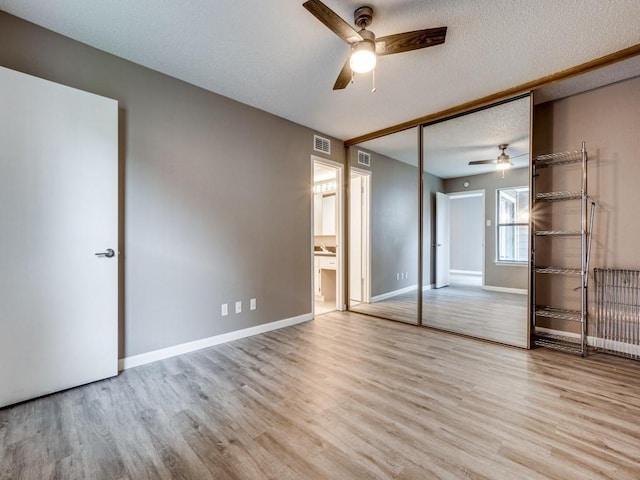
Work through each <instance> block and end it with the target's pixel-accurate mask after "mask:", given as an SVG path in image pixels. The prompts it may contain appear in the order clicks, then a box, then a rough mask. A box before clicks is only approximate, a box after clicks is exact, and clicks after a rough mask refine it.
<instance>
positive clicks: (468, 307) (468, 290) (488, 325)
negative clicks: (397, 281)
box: [351, 285, 528, 347]
mask: <svg viewBox="0 0 640 480" xmlns="http://www.w3.org/2000/svg"><path fill="white" fill-rule="evenodd" d="M416 304H417V295H416V292H409V293H405V294H402V295H397V296H395V297H392V298H389V299H386V300H383V301H381V302H376V303H361V304H359V305H356V306H354V307H352V308H351V309H352V310H353V311H354V312H359V313H364V314H367V315H374V316H376V317H380V318H387V319H390V320H395V321H399V322H404V323H410V324H413V325H415V324H416V323H417V322H416V315H417V305H416ZM422 318H423V320H422V321H423V325H426V326H429V327H434V328H439V329H442V330H447V331H450V332H455V333H461V334H463V335H470V336H472V337H476V338H482V339H485V340H491V341H494V342H500V343H505V344H507V345H515V346H519V347H526V346H527V322H528V320H527V296H526V295H519V294H514V293H503V292H493V291H489V290H483V289H482V287H476V286H468V285H451V286H449V287H445V288H439V289H431V290H425V291H424V292H423V307H422Z"/></svg>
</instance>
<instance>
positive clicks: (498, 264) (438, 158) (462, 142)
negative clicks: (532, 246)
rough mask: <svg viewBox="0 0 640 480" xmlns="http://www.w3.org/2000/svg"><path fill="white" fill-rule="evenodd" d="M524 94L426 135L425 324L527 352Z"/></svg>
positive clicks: (527, 132)
mask: <svg viewBox="0 0 640 480" xmlns="http://www.w3.org/2000/svg"><path fill="white" fill-rule="evenodd" d="M530 118H531V102H530V97H529V96H526V97H523V98H519V99H517V100H513V101H510V102H506V103H502V104H500V105H496V106H492V107H490V108H486V109H483V110H479V111H475V112H473V113H469V114H466V115H462V116H458V117H456V118H452V119H449V120H445V121H442V122H438V123H434V124H432V125H427V126H425V127H424V128H423V145H424V173H423V185H424V188H423V205H424V221H423V228H424V230H423V245H422V248H423V260H424V261H423V282H424V283H423V290H422V292H423V293H422V302H423V303H422V324H423V325H425V326H429V327H434V328H438V329H442V330H448V331H452V332H456V333H461V334H465V335H470V336H473V337H478V338H483V339H487V340H492V341H496V342H500V343H506V344H509V345H516V346H520V347H527V345H528V338H529V334H528V331H529V328H528V293H529V183H530V181H529V180H530V171H529V164H530V158H529V152H530V138H529V137H530Z"/></svg>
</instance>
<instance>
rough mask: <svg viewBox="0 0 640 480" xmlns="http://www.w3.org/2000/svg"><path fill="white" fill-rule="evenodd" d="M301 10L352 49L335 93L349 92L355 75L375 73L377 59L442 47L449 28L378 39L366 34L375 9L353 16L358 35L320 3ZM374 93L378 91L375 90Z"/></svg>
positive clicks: (365, 8)
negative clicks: (309, 14)
mask: <svg viewBox="0 0 640 480" xmlns="http://www.w3.org/2000/svg"><path fill="white" fill-rule="evenodd" d="M302 6H303V7H304V8H306V9H307V10H308V11H309V12H311V14H312V15H313V16H314V17H316V18H317V19H318V20H320V21H321V22H322V23H323V24H324V25H325V26H326V27H328V28H329V30H331V31H332V32H333V33H335V34H336V35H338V36H339V37H340V38H342V39H343V40H344V41H345V42H347V43H348V44H350V45H351V56H350V57H349V58H348V59H347V62H346V63H345V64H344V67H342V70H341V71H340V74H339V75H338V79H337V80H336V83H335V84H334V86H333V89H334V90H341V89H343V88H346V87H347V85H349V83H350V82H351V81H352V80H353V75H354V73H366V72H370V71H371V70H373V69H374V68H375V66H376V57H377V56H378V55H391V54H394V53H402V52H409V51H411V50H418V49H421V48H425V47H432V46H434V45H440V44H441V43H444V41H445V36H446V34H447V27H438V28H427V29H424V30H415V31H413V32H405V33H396V34H394V35H387V36H386V37H380V38H376V36H375V34H374V33H373V32H372V31H370V30H367V27H368V26H369V25H371V21H372V20H373V8H372V7H369V6H363V7H360V8H358V9H356V11H355V12H353V18H354V23H355V25H356V26H357V27H358V28H359V29H360V30H359V31H357V32H356V31H355V30H354V29H353V28H352V27H351V26H349V24H348V23H347V22H345V21H344V20H343V19H342V18H341V17H340V16H338V14H337V13H335V12H334V11H333V10H331V9H330V8H329V7H327V6H326V5H325V4H324V3H322V2H321V1H320V0H308V1H307V2H305V3H303V4H302ZM372 91H375V86H374V88H373V90H372Z"/></svg>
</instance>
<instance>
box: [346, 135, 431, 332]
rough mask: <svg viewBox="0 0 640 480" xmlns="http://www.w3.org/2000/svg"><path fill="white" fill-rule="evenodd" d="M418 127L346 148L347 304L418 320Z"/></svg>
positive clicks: (360, 309) (392, 317)
mask: <svg viewBox="0 0 640 480" xmlns="http://www.w3.org/2000/svg"><path fill="white" fill-rule="evenodd" d="M417 138H418V137H417V128H413V129H410V130H407V131H404V132H400V133H395V134H393V135H388V136H385V137H381V138H378V139H376V140H372V141H369V142H366V143H363V144H360V145H356V146H353V147H350V148H349V164H350V172H349V173H350V181H349V182H350V184H349V239H350V241H349V297H350V298H349V308H350V310H352V311H355V312H360V313H365V314H368V315H374V316H376V317H382V318H386V319H390V320H396V321H400V322H405V323H411V324H416V325H417V324H418V317H417V308H418V303H417V302H418V262H417V261H416V259H417V258H418V249H419V241H418V232H419V227H418V222H419V211H418V210H419V208H418V200H419V194H418V187H419V170H418V143H417Z"/></svg>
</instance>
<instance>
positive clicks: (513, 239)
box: [496, 187, 529, 264]
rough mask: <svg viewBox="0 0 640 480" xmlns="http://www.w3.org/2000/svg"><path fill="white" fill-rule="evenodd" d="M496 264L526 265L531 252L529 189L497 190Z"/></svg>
mask: <svg viewBox="0 0 640 480" xmlns="http://www.w3.org/2000/svg"><path fill="white" fill-rule="evenodd" d="M496 193H497V202H496V205H497V212H496V219H497V221H496V229H497V238H498V241H497V242H496V262H497V263H521V264H526V263H527V258H528V251H529V230H528V227H529V187H513V188H502V189H498V190H496Z"/></svg>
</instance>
